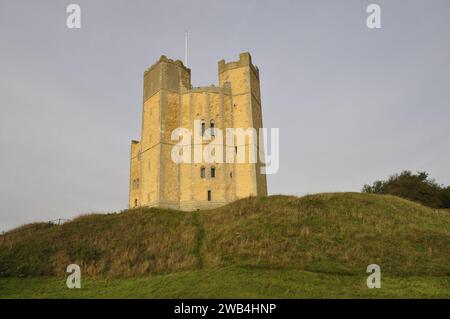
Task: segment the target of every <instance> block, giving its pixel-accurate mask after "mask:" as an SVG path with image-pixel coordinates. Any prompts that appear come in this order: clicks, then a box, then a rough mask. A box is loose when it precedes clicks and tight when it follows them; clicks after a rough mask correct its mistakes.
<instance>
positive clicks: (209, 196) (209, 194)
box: [208, 191, 211, 202]
mask: <svg viewBox="0 0 450 319" xmlns="http://www.w3.org/2000/svg"><path fill="white" fill-rule="evenodd" d="M210 201H211V191H208V202H210Z"/></svg>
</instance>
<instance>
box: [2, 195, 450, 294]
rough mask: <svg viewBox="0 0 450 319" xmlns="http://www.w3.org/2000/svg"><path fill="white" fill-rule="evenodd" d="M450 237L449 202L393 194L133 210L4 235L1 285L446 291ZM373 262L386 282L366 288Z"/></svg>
mask: <svg viewBox="0 0 450 319" xmlns="http://www.w3.org/2000/svg"><path fill="white" fill-rule="evenodd" d="M449 247H450V213H449V212H448V211H444V210H441V211H439V210H433V209H430V208H427V207H424V206H422V205H419V204H416V203H413V202H410V201H407V200H404V199H401V198H398V197H394V196H389V195H373V194H360V193H334V194H317V195H309V196H305V197H301V198H299V197H294V196H271V197H254V198H248V199H244V200H239V201H237V202H235V203H232V204H230V205H227V206H224V207H220V208H217V209H214V210H207V211H199V212H194V213H187V212H180V211H173V210H163V209H156V208H151V209H149V208H142V209H132V210H126V211H123V212H121V213H112V214H94V215H86V216H81V217H79V218H76V219H74V220H73V221H70V222H67V223H65V224H63V225H60V226H58V225H52V224H47V223H37V224H31V225H26V226H23V227H21V228H19V229H16V230H13V231H11V232H9V233H7V234H6V235H5V236H1V237H0V296H3V297H46V296H48V297H56V296H61V297H73V296H78V297H121V296H123V297H279V298H285V297H287V298H291V297H292V298H297V297H364V298H365V297H386V298H391V297H392V298H395V297H449V293H448V291H449V290H450V287H449V279H448V278H449V276H450V249H449ZM72 263H75V264H78V265H80V267H81V270H82V276H83V283H84V288H83V289H81V290H79V291H74V290H69V289H67V288H65V285H62V286H61V285H60V282H61V280H62V279H61V278H65V276H66V275H67V274H66V273H65V269H66V267H67V265H69V264H72ZM373 263H375V264H378V265H380V266H381V271H382V282H383V283H382V285H383V286H382V288H381V289H376V290H374V289H372V290H369V289H367V287H366V285H365V280H366V278H367V274H366V273H365V270H366V267H367V265H369V264H373ZM62 283H63V284H64V280H62ZM105 285H106V286H105ZM77 294H78V295H77Z"/></svg>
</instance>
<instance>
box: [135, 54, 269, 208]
mask: <svg viewBox="0 0 450 319" xmlns="http://www.w3.org/2000/svg"><path fill="white" fill-rule="evenodd" d="M190 75H191V73H190V69H188V68H186V67H185V66H184V65H183V64H182V62H181V61H172V60H170V59H167V58H166V57H165V56H162V57H161V58H160V59H159V61H158V62H157V63H156V64H154V65H153V66H152V67H150V68H149V69H148V70H147V71H145V73H144V100H143V110H142V129H141V141H140V142H138V141H132V143H131V164H130V197H129V206H130V207H137V206H151V207H164V208H174V209H181V210H195V209H203V208H212V207H218V206H222V205H225V204H227V203H230V202H232V201H234V200H236V199H239V198H244V197H248V196H257V195H262V196H265V195H267V182H266V177H265V175H263V174H261V172H260V164H259V162H257V163H249V162H245V163H212V164H207V163H205V162H200V163H195V162H191V163H181V164H177V163H175V162H174V161H173V160H172V158H171V152H172V148H173V146H174V144H175V143H177V141H172V140H171V134H172V132H173V130H175V129H176V128H179V127H183V128H186V129H189V130H191V131H194V125H195V123H201V130H202V131H203V130H204V129H206V128H217V129H221V130H222V131H223V134H224V135H225V132H226V129H227V128H243V129H247V128H255V129H256V130H258V129H259V128H260V127H262V113H261V99H260V89H259V71H258V69H257V68H256V67H255V66H254V65H253V64H252V62H251V56H250V54H249V53H242V54H241V55H240V57H239V61H236V62H229V63H225V61H223V60H222V61H220V62H219V86H218V87H216V86H209V87H198V88H192V86H191V80H190ZM212 138H213V139H214V137H212ZM209 142H210V141H203V142H202V144H203V145H202V149H203V147H205V146H206V144H208V143H209ZM225 142H226V139H225V136H224V140H223V145H224V147H225ZM194 148H195V146H193V147H192V158H194V155H193V153H194ZM234 148H235V149H236V151H238V150H241V149H243V150H244V151H245V152H246V154H248V153H247V152H248V150H249V138H248V137H247V138H246V139H245V141H244V142H243V143H240V144H239V143H238V144H237V145H236V146H235V147H234ZM225 152H226V150H224V153H225Z"/></svg>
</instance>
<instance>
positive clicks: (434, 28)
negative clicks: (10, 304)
mask: <svg viewBox="0 0 450 319" xmlns="http://www.w3.org/2000/svg"><path fill="white" fill-rule="evenodd" d="M70 3H78V4H80V5H81V9H82V28H81V29H80V30H69V29H68V28H67V27H66V17H67V14H66V12H65V9H66V6H67V5H68V4H70ZM370 3H378V4H379V5H380V6H381V9H382V29H378V30H370V29H368V28H367V27H366V24H365V21H366V17H367V15H368V14H367V13H366V11H365V9H366V7H367V5H368V4H370ZM449 17H450V1H448V0H442V1H439V0H432V1H425V0H423V1H399V0H397V1H392V0H389V1H375V0H371V1H361V0H354V1H333V0H330V1H318V0H311V1H242V0H241V1H229V0H228V1H98V0H97V1H56V0H54V1H43V0H41V1H16V0H14V1H12V0H11V1H6V0H0V151H1V156H0V178H1V180H0V230H6V229H10V228H11V227H15V226H18V225H20V224H23V223H28V222H33V221H45V220H51V219H55V218H70V217H74V216H76V215H79V214H81V213H89V212H98V211H115V210H120V209H123V208H126V205H127V200H128V173H129V148H130V140H131V139H137V138H139V129H140V116H141V102H142V76H143V71H144V69H145V68H147V67H148V66H150V65H151V64H153V63H154V62H155V60H156V59H157V58H158V57H159V56H160V55H161V54H165V55H167V56H168V57H170V58H174V59H182V58H183V46H184V43H183V37H184V31H185V30H186V29H188V30H189V32H190V49H189V52H190V65H189V66H190V68H191V69H192V81H193V85H194V86H200V85H209V84H212V83H215V84H216V83H217V61H219V60H220V59H222V58H224V59H225V60H227V61H231V60H236V59H237V58H238V55H239V53H240V52H243V51H249V52H250V53H251V54H252V57H253V62H254V63H255V64H256V65H258V67H259V69H260V75H261V94H262V104H263V120H264V126H266V127H279V128H280V138H281V146H280V151H281V154H280V170H279V173H278V174H276V175H271V176H269V178H268V186H269V193H270V194H278V193H282V194H298V195H302V194H306V193H315V192H328V191H359V190H360V189H361V187H362V186H363V184H364V183H369V182H372V181H373V180H375V179H379V178H384V177H387V176H388V175H390V174H392V173H395V172H399V171H401V170H403V169H410V170H413V171H417V170H426V171H428V172H430V173H431V175H432V177H434V178H436V180H437V181H438V182H439V183H443V184H450V170H449V163H450V147H449V146H450V125H449V119H450V72H449V71H450V18H449Z"/></svg>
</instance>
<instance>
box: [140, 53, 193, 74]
mask: <svg viewBox="0 0 450 319" xmlns="http://www.w3.org/2000/svg"><path fill="white" fill-rule="evenodd" d="M161 62H165V63H170V64H173V65H176V66H178V67H180V68H183V69H184V70H186V71H187V72H188V73H189V74H191V69H189V68H188V67H187V66H185V65H184V63H183V62H182V61H181V60H172V59H169V58H168V57H166V56H165V55H161V56H160V57H159V60H158V61H156V62H155V63H153V64H152V66H150V67H149V68H148V69H146V70H145V71H144V75H145V74H147V73H148V72H150V71H151V70H153V69H154V68H155V67H156V66H157V65H158V64H159V63H161Z"/></svg>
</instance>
